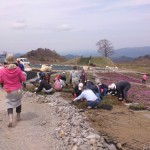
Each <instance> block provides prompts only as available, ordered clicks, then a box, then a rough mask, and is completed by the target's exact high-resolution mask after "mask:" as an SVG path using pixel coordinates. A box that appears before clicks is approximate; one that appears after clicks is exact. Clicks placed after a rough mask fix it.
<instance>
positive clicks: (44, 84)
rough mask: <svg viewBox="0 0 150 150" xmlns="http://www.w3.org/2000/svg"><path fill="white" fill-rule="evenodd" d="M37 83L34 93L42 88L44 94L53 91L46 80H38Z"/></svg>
mask: <svg viewBox="0 0 150 150" xmlns="http://www.w3.org/2000/svg"><path fill="white" fill-rule="evenodd" d="M39 83H40V85H39V87H38V88H36V91H35V93H38V92H41V91H42V90H44V92H45V93H46V94H51V92H52V91H53V88H52V86H51V85H50V84H49V83H48V82H47V81H46V80H39Z"/></svg>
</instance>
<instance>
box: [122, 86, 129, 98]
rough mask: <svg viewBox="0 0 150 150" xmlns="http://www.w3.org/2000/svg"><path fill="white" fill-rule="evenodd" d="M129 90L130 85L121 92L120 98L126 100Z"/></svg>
mask: <svg viewBox="0 0 150 150" xmlns="http://www.w3.org/2000/svg"><path fill="white" fill-rule="evenodd" d="M130 88H131V85H127V86H126V87H125V88H124V89H123V91H122V98H123V99H127V92H128V90H129V89H130Z"/></svg>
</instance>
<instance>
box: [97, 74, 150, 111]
mask: <svg viewBox="0 0 150 150" xmlns="http://www.w3.org/2000/svg"><path fill="white" fill-rule="evenodd" d="M98 76H99V77H100V78H101V82H102V83H105V84H107V85H109V84H111V83H116V82H118V81H128V82H130V83H131V89H130V90H129V92H128V99H129V100H130V101H132V102H136V103H140V104H142V105H144V106H145V107H147V108H148V109H150V87H148V86H146V85H143V84H142V83H141V80H140V79H136V78H134V77H129V76H126V75H123V74H120V73H116V72H112V73H99V74H98Z"/></svg>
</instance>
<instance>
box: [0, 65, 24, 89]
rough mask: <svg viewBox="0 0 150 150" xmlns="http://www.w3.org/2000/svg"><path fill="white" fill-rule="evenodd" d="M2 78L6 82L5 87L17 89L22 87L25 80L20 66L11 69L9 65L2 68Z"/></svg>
mask: <svg viewBox="0 0 150 150" xmlns="http://www.w3.org/2000/svg"><path fill="white" fill-rule="evenodd" d="M0 76H1V80H2V81H3V82H4V88H5V89H10V90H16V89H19V88H21V87H22V82H21V81H25V76H24V75H23V73H22V71H21V70H20V68H19V67H17V66H16V67H14V68H13V69H9V68H8V67H7V65H6V66H5V67H4V68H2V69H1V70H0Z"/></svg>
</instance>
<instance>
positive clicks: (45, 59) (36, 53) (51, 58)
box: [21, 48, 66, 64]
mask: <svg viewBox="0 0 150 150" xmlns="http://www.w3.org/2000/svg"><path fill="white" fill-rule="evenodd" d="M21 57H26V58H28V59H29V61H30V62H31V63H41V64H42V63H47V64H49V63H59V62H63V61H65V60H66V59H65V58H64V57H62V56H60V55H59V54H57V53H56V52H55V51H52V50H50V49H42V48H38V49H37V50H31V51H30V52H28V53H26V54H25V55H22V56H21Z"/></svg>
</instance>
